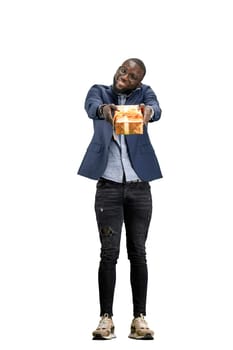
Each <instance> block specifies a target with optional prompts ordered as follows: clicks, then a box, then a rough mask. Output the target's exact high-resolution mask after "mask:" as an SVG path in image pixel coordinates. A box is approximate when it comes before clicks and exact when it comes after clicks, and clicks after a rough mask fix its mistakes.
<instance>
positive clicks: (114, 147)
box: [102, 95, 141, 183]
mask: <svg viewBox="0 0 233 350" xmlns="http://www.w3.org/2000/svg"><path fill="white" fill-rule="evenodd" d="M126 97H127V96H126V95H118V104H119V105H123V104H125V101H126ZM102 177H104V178H105V179H108V180H111V181H115V182H119V183H122V182H123V181H124V180H125V181H127V182H128V181H141V180H140V178H139V177H138V175H137V174H136V172H135V171H134V169H133V167H132V164H131V162H130V159H129V154H128V150H127V144H126V140H125V136H124V135H116V134H115V133H114V138H112V141H111V143H110V147H109V154H108V163H107V167H106V169H105V171H104V174H103V175H102Z"/></svg>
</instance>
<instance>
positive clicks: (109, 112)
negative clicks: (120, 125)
mask: <svg viewBox="0 0 233 350" xmlns="http://www.w3.org/2000/svg"><path fill="white" fill-rule="evenodd" d="M116 110H117V106H116V105H114V104H113V103H112V104H108V105H102V106H100V114H101V116H103V117H104V119H105V120H106V121H107V122H109V123H110V124H112V123H113V119H112V118H113V116H114V112H115V111H116Z"/></svg>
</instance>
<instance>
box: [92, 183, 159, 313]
mask: <svg viewBox="0 0 233 350" xmlns="http://www.w3.org/2000/svg"><path fill="white" fill-rule="evenodd" d="M95 212H96V220H97V224H98V229H99V237H100V243H101V254H100V265H99V272H98V279H99V296H100V315H104V314H105V313H107V314H109V315H110V316H112V315H113V298H114V290H115V283H116V263H117V260H118V257H119V252H120V241H121V232H122V226H123V224H124V225H125V231H126V243H127V254H128V259H129V261H130V282H131V288H132V296H133V314H134V317H138V316H139V315H140V314H143V315H146V296H147V281H148V271H147V261H146V247H145V243H146V239H147V235H148V229H149V224H150V220H151V215H152V197H151V190H150V184H149V183H148V182H129V183H117V182H113V181H109V180H106V179H99V180H98V182H97V187H96V195H95Z"/></svg>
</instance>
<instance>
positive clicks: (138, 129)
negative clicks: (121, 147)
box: [114, 105, 143, 135]
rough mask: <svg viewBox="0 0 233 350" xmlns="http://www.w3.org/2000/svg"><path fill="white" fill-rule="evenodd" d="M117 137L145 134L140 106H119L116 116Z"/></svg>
mask: <svg viewBox="0 0 233 350" xmlns="http://www.w3.org/2000/svg"><path fill="white" fill-rule="evenodd" d="M114 129H115V132H116V134H117V135H120V134H122V135H132V134H143V115H142V111H141V108H140V107H139V106H138V105H118V106H117V111H115V114H114Z"/></svg>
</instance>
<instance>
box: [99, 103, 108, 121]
mask: <svg viewBox="0 0 233 350" xmlns="http://www.w3.org/2000/svg"><path fill="white" fill-rule="evenodd" d="M104 106H106V104H102V105H100V106H99V107H98V116H99V117H100V118H101V119H105V118H104V115H103V108H104Z"/></svg>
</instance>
